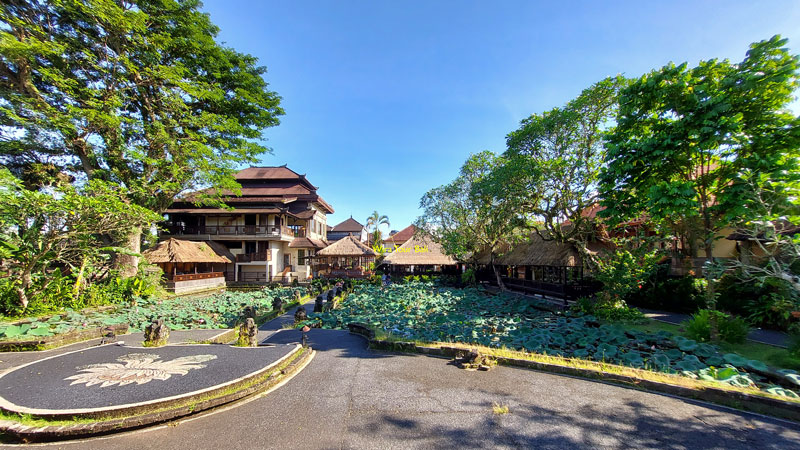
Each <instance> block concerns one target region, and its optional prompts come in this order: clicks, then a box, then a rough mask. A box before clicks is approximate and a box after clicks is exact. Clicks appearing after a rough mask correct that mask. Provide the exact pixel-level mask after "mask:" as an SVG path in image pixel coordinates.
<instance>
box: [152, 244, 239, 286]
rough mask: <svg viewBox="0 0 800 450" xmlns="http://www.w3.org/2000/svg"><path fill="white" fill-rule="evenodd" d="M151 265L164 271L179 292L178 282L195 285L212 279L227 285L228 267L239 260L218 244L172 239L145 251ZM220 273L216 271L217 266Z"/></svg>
mask: <svg viewBox="0 0 800 450" xmlns="http://www.w3.org/2000/svg"><path fill="white" fill-rule="evenodd" d="M142 255H143V256H144V257H145V259H146V260H147V261H148V262H150V263H151V264H157V265H158V266H159V267H161V269H162V270H163V271H164V275H165V276H166V277H167V280H169V281H170V282H171V284H170V283H168V288H169V289H176V291H177V288H179V287H180V286H177V285H176V283H182V282H193V283H194V284H195V285H199V284H207V283H198V280H205V279H211V278H222V279H223V284H224V277H225V273H224V271H225V268H224V267H223V266H222V265H224V264H230V263H233V262H235V261H236V257H235V256H234V255H233V254H232V253H231V252H230V251H229V250H228V249H227V248H225V246H224V245H222V244H220V243H218V242H194V241H186V240H182V239H174V238H172V239H168V240H166V241H162V242H159V243H158V245H156V246H155V247H154V248H151V249H149V250H145V251H144V252H142ZM215 265H216V268H217V270H216V271H215V270H214V269H215V267H214V266H215Z"/></svg>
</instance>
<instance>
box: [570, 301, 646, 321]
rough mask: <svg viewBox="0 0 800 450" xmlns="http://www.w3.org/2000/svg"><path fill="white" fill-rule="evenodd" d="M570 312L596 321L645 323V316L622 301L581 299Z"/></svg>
mask: <svg viewBox="0 0 800 450" xmlns="http://www.w3.org/2000/svg"><path fill="white" fill-rule="evenodd" d="M572 310H573V311H576V312H578V313H581V314H591V315H593V316H595V317H597V318H598V319H602V320H608V321H612V322H629V323H638V322H643V321H645V316H644V314H642V312H641V311H639V310H638V309H636V308H631V307H630V306H628V305H627V304H625V302H624V301H622V300H616V301H611V302H610V301H607V300H603V299H602V298H600V299H594V298H587V297H582V298H579V299H578V301H577V302H575V304H574V305H573V306H572Z"/></svg>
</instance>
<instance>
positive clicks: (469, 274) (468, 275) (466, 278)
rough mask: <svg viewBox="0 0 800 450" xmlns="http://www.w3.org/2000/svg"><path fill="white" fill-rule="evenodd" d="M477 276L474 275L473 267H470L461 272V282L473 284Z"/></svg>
mask: <svg viewBox="0 0 800 450" xmlns="http://www.w3.org/2000/svg"><path fill="white" fill-rule="evenodd" d="M476 281H477V278H476V277H475V269H473V268H472V267H470V268H469V269H467V270H465V271H464V272H463V273H462V274H461V282H462V283H463V284H465V285H468V286H473V285H475V283H476Z"/></svg>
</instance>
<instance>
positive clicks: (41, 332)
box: [26, 326, 53, 336]
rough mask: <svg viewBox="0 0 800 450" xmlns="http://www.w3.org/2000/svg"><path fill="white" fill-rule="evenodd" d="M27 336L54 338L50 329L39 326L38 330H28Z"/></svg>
mask: <svg viewBox="0 0 800 450" xmlns="http://www.w3.org/2000/svg"><path fill="white" fill-rule="evenodd" d="M26 335H30V336H52V335H53V333H52V332H51V331H50V328H49V327H46V326H38V327H36V328H32V329H30V330H28V332H27V333H26Z"/></svg>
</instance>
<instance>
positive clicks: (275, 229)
mask: <svg viewBox="0 0 800 450" xmlns="http://www.w3.org/2000/svg"><path fill="white" fill-rule="evenodd" d="M160 233H161V235H162V236H193V235H195V236H196V235H209V236H258V237H266V238H270V237H274V238H280V237H281V236H287V237H295V236H297V234H296V233H297V230H294V229H292V228H290V227H287V226H286V225H281V226H273V225H220V226H217V225H206V226H202V227H182V226H175V225H167V226H166V227H164V230H162V231H161V232H160Z"/></svg>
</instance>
